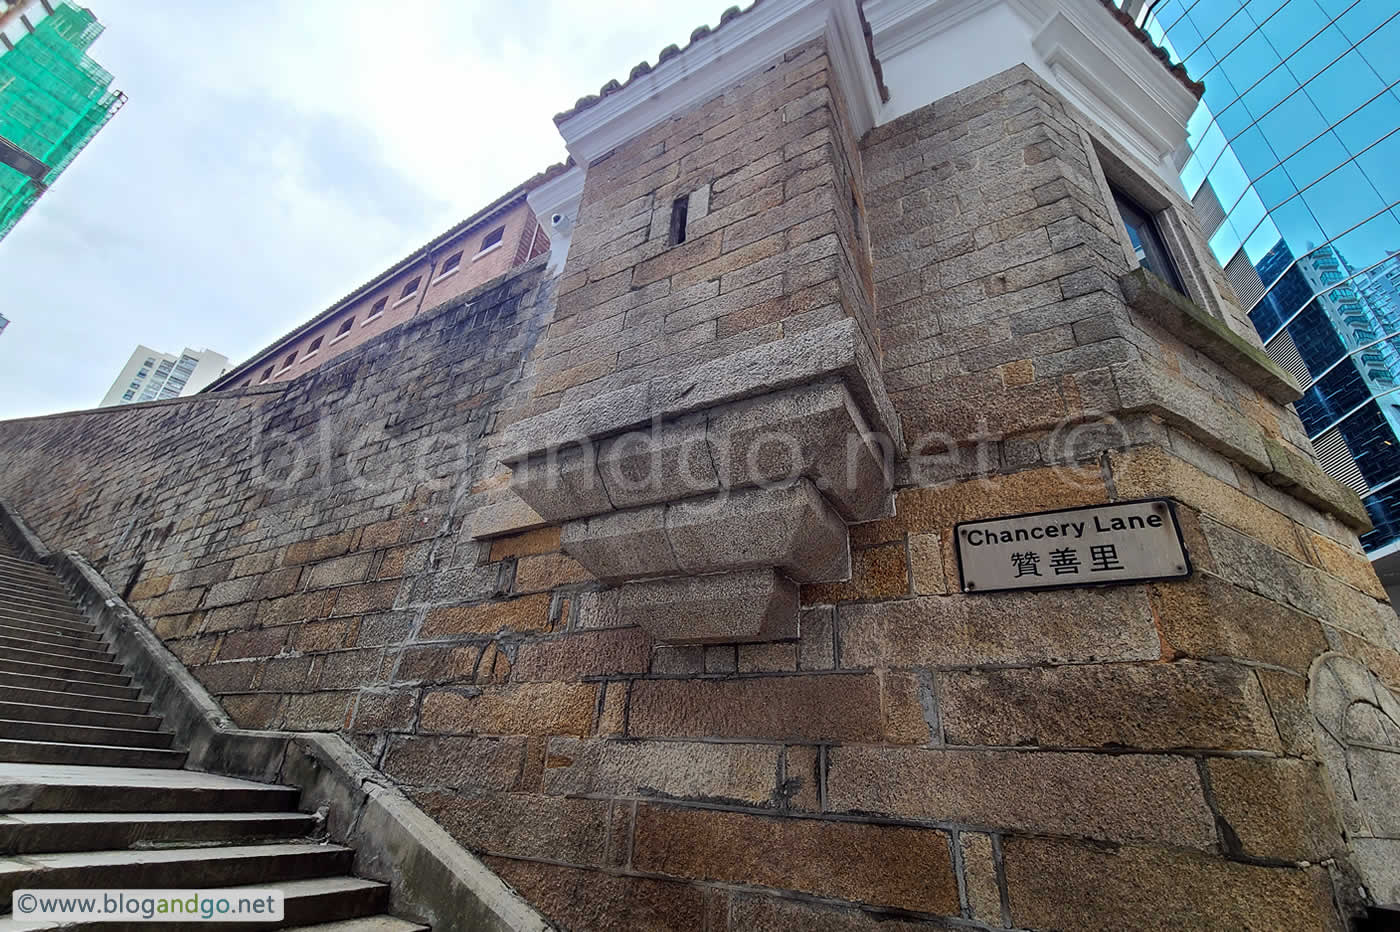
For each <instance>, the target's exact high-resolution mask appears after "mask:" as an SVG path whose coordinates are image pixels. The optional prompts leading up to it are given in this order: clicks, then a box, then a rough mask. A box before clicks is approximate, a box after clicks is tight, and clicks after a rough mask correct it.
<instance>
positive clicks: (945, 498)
mask: <svg viewBox="0 0 1400 932" xmlns="http://www.w3.org/2000/svg"><path fill="white" fill-rule="evenodd" d="M1107 501H1108V489H1107V487H1106V486H1105V485H1104V481H1103V474H1102V473H1101V472H1100V471H1099V468H1098V467H1097V466H1094V467H1084V466H1057V467H1045V468H1039V469H1025V470H1022V471H1020V472H1016V473H1011V474H1009V475H1004V476H997V477H996V479H995V481H993V480H989V479H974V480H971V481H968V482H957V483H954V484H951V485H944V486H939V487H937V488H912V489H904V490H902V491H901V492H900V493H899V494H898V495H897V496H896V506H895V515H894V517H892V518H886V519H883V520H880V521H871V522H868V523H866V524H863V525H859V526H858V527H856V528H853V529H852V537H853V538H854V539H855V541H856V542H857V546H870V545H871V544H878V543H885V542H887V541H891V540H894V539H896V538H897V537H899V536H902V535H903V534H905V533H910V534H927V533H931V532H941V531H945V530H952V528H953V525H954V524H957V523H958V522H959V521H976V520H979V519H982V518H998V517H1002V516H1004V515H1008V514H1016V513H1018V512H1026V511H1046V510H1049V509H1053V508H1073V507H1076V506H1078V505H1099V504H1104V503H1106V502H1107Z"/></svg>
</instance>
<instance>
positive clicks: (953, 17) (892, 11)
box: [865, 0, 1005, 58]
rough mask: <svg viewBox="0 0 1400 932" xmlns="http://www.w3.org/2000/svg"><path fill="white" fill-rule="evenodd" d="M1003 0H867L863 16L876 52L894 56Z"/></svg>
mask: <svg viewBox="0 0 1400 932" xmlns="http://www.w3.org/2000/svg"><path fill="white" fill-rule="evenodd" d="M1004 2H1005V0H937V2H930V0H871V2H869V3H867V4H866V5H865V17H866V19H867V20H869V22H870V29H871V31H872V32H873V33H874V34H875V41H876V46H875V47H876V51H877V53H878V55H879V56H880V57H881V58H883V57H884V56H889V57H894V56H895V55H902V54H903V53H905V52H907V51H909V50H910V49H911V48H915V47H916V46H919V45H922V44H923V43H925V42H927V41H928V40H930V39H932V38H934V37H936V36H938V35H939V34H941V33H944V32H947V31H948V30H949V29H952V28H953V27H954V26H956V25H958V24H959V23H961V22H963V21H964V20H966V19H969V18H971V17H973V16H976V15H977V14H978V13H981V12H982V11H983V10H987V9H990V8H992V7H994V6H996V5H997V4H999V3H1004Z"/></svg>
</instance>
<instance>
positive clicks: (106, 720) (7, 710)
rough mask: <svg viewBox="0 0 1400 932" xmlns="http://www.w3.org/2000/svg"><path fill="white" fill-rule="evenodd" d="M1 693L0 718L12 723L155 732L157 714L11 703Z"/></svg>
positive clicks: (3, 691) (157, 720) (32, 703)
mask: <svg viewBox="0 0 1400 932" xmlns="http://www.w3.org/2000/svg"><path fill="white" fill-rule="evenodd" d="M5 692H6V690H5V689H4V688H0V719H7V720H9V721H12V722H52V723H54V724H56V725H92V726H95V727H97V728H128V729H131V730H134V731H155V730H156V729H157V728H159V727H160V717H159V716H156V715H145V714H141V713H134V714H133V713H130V712H110V711H106V710H103V709H92V708H80V707H75V706H71V705H45V704H42V703H37V702H11V701H7V700H6V698H5V695H4V693H5Z"/></svg>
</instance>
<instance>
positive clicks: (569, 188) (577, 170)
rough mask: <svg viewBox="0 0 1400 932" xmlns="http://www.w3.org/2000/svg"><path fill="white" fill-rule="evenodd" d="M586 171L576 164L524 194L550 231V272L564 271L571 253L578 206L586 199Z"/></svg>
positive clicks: (539, 219)
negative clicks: (584, 187) (565, 262)
mask: <svg viewBox="0 0 1400 932" xmlns="http://www.w3.org/2000/svg"><path fill="white" fill-rule="evenodd" d="M586 174H587V173H586V172H585V171H584V170H583V169H582V168H581V167H579V166H577V165H575V166H574V167H573V168H570V169H569V170H568V171H566V172H564V173H563V174H561V175H559V176H558V177H555V178H551V179H549V180H548V181H546V182H544V183H542V184H540V185H538V186H537V187H535V188H534V189H532V190H531V191H530V193H529V194H527V195H525V200H526V202H527V203H529V205H530V209H531V210H533V211H534V212H535V219H536V220H538V221H539V224H540V226H542V227H544V228H545V231H546V232H547V233H548V234H549V264H548V269H549V270H550V271H554V272H558V271H561V270H562V269H563V268H564V260H565V259H567V258H568V256H569V242H570V241H571V240H572V238H573V233H574V223H575V222H576V221H577V220H578V205H579V201H580V200H582V199H583V182H584V179H585V176H586Z"/></svg>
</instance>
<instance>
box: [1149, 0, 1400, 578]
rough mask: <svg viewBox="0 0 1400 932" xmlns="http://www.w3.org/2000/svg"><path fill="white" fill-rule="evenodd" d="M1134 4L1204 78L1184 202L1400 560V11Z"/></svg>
mask: <svg viewBox="0 0 1400 932" xmlns="http://www.w3.org/2000/svg"><path fill="white" fill-rule="evenodd" d="M1122 5H1123V6H1124V7H1125V9H1127V10H1128V11H1129V12H1131V13H1135V14H1136V15H1137V16H1138V18H1139V20H1140V21H1141V22H1142V23H1143V25H1144V26H1145V27H1146V28H1147V30H1148V32H1149V34H1150V35H1151V36H1152V37H1153V39H1155V40H1156V41H1157V42H1158V43H1160V44H1161V45H1162V46H1163V47H1164V48H1166V49H1167V50H1168V51H1169V52H1170V54H1171V55H1172V57H1173V60H1176V61H1182V62H1184V63H1185V65H1186V69H1187V71H1188V73H1189V74H1190V75H1191V77H1193V78H1196V79H1198V80H1201V81H1204V82H1205V87H1206V90H1205V96H1204V98H1203V99H1202V101H1201V106H1200V107H1199V109H1198V110H1197V111H1196V113H1195V115H1194V116H1193V117H1192V119H1191V123H1190V125H1189V127H1188V128H1189V136H1190V150H1189V152H1183V153H1181V157H1180V161H1179V164H1180V166H1181V179H1182V182H1183V184H1184V185H1185V187H1186V193H1187V194H1188V195H1189V196H1190V197H1191V198H1192V202H1193V204H1194V205H1195V207H1196V211H1197V213H1198V214H1199V216H1200V218H1201V220H1202V223H1203V224H1204V225H1205V228H1206V233H1207V235H1208V236H1209V237H1210V244H1211V248H1212V250H1213V251H1214V252H1215V255H1216V258H1217V259H1219V260H1220V263H1221V265H1222V266H1224V267H1225V272H1226V276H1227V277H1228V278H1229V280H1230V283H1231V284H1232V285H1233V286H1234V288H1235V291H1236V293H1237V294H1238V295H1239V297H1240V300H1241V301H1242V302H1243V305H1244V307H1245V309H1246V310H1248V311H1249V315H1250V318H1251V319H1252V320H1253V321H1254V326H1255V328H1256V329H1258V331H1259V335H1260V337H1261V338H1262V339H1263V340H1264V345H1265V348H1266V349H1267V350H1268V352H1269V355H1270V356H1272V357H1273V358H1274V360H1275V361H1277V362H1278V363H1279V364H1280V365H1282V366H1284V367H1285V368H1287V369H1289V370H1290V371H1291V372H1293V374H1294V375H1296V376H1298V378H1299V379H1300V380H1301V381H1302V383H1303V384H1304V385H1305V386H1307V393H1306V394H1305V395H1304V397H1303V398H1302V400H1300V401H1299V402H1298V403H1297V409H1298V414H1299V416H1300V417H1301V418H1302V421H1303V425H1304V426H1305V427H1306V428H1307V431H1308V434H1309V435H1310V436H1311V437H1312V440H1313V444H1314V446H1315V447H1316V448H1317V452H1318V456H1319V458H1320V459H1321V461H1322V464H1323V466H1324V467H1325V468H1326V469H1327V470H1328V471H1329V472H1330V473H1331V474H1332V475H1334V476H1335V477H1337V478H1338V479H1340V480H1342V481H1343V482H1345V483H1346V484H1347V485H1349V486H1351V487H1352V488H1353V489H1355V490H1356V491H1357V492H1358V493H1359V494H1360V495H1361V496H1362V499H1363V500H1364V501H1365V503H1366V508H1367V510H1368V511H1369V512H1370V514H1371V519H1372V521H1373V522H1374V523H1375V530H1373V531H1371V532H1370V533H1369V534H1367V535H1366V536H1365V537H1364V538H1363V543H1364V544H1365V545H1366V547H1367V549H1368V550H1369V551H1370V552H1371V554H1372V557H1373V559H1374V558H1376V557H1379V556H1382V555H1385V554H1388V553H1396V552H1400V88H1397V86H1396V85H1397V83H1400V4H1397V3H1396V0H1160V2H1156V3H1151V2H1148V3H1146V4H1144V2H1143V0H1127V2H1126V3H1123V4H1122ZM1397 559H1400V558H1397ZM1383 575H1384V574H1383Z"/></svg>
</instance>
